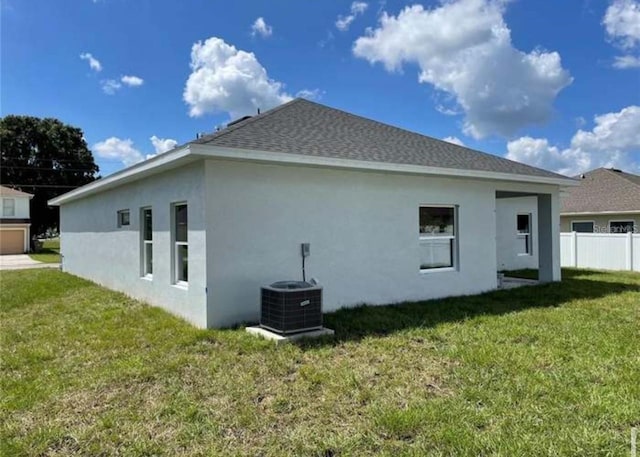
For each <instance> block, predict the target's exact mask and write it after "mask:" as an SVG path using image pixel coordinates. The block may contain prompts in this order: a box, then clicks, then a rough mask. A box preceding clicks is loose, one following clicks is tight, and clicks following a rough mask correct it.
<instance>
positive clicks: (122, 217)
mask: <svg viewBox="0 0 640 457" xmlns="http://www.w3.org/2000/svg"><path fill="white" fill-rule="evenodd" d="M130 223H131V219H130V216H129V210H128V209H121V210H120V211H118V227H125V226H127V225H129V224H130Z"/></svg>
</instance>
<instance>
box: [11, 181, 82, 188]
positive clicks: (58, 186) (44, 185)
mask: <svg viewBox="0 0 640 457" xmlns="http://www.w3.org/2000/svg"><path fill="white" fill-rule="evenodd" d="M92 182H93V181H92ZM5 184H6V185H8V186H14V187H50V188H52V189H75V188H77V187H80V186H84V184H81V185H80V186H64V185H62V184H13V183H12V184H7V183H5ZM87 184H89V183H87Z"/></svg>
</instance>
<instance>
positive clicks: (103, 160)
mask: <svg viewBox="0 0 640 457" xmlns="http://www.w3.org/2000/svg"><path fill="white" fill-rule="evenodd" d="M1 157H2V159H16V160H30V159H32V158H31V157H24V156H22V157H20V156H5V155H3V156H1ZM92 157H93V158H94V160H96V159H97V160H100V162H120V163H121V162H122V161H121V160H119V159H103V158H101V157H98V158H96V157H95V156H92ZM35 160H37V161H39V162H42V161H48V160H51V161H56V162H64V163H74V162H75V163H86V162H85V161H84V160H72V159H67V158H65V157H42V158H40V157H38V158H36V159H35Z"/></svg>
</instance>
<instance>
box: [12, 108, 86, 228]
mask: <svg viewBox="0 0 640 457" xmlns="http://www.w3.org/2000/svg"><path fill="white" fill-rule="evenodd" d="M0 153H1V159H0V183H2V185H4V186H9V187H13V188H16V189H19V190H21V191H23V192H28V193H30V194H33V195H34V197H33V199H32V200H31V224H32V226H31V233H33V234H39V233H42V232H44V231H45V230H46V229H48V228H58V221H59V213H58V208H51V207H49V206H48V205H47V201H48V200H49V199H51V198H53V197H56V196H58V195H60V194H63V193H65V192H69V191H70V190H73V189H74V188H76V187H79V186H82V185H84V184H87V183H89V182H91V181H93V180H95V179H96V174H97V173H98V166H97V165H96V163H95V162H94V160H93V155H92V154H91V151H90V150H89V148H88V147H87V143H86V142H85V141H84V138H83V134H82V130H80V129H79V128H76V127H72V126H70V125H66V124H64V123H62V122H60V121H59V120H57V119H52V118H45V119H41V118H37V117H32V116H13V115H9V116H6V117H4V118H1V119H0Z"/></svg>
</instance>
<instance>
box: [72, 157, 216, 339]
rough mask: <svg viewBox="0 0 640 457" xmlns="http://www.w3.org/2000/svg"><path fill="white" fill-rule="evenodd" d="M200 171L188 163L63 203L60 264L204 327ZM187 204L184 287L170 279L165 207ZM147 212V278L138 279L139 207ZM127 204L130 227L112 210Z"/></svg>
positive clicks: (202, 192)
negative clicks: (149, 219)
mask: <svg viewBox="0 0 640 457" xmlns="http://www.w3.org/2000/svg"><path fill="white" fill-rule="evenodd" d="M203 177H204V169H203V166H202V164H199V165H198V164H195V165H190V166H186V167H183V168H180V169H176V170H173V171H171V172H168V173H164V174H161V175H157V176H152V177H149V178H146V179H143V180H140V181H137V182H135V183H132V184H127V185H124V186H121V187H118V188H115V189H113V190H108V191H105V192H102V193H100V194H97V195H94V196H90V197H87V198H84V199H82V200H78V201H75V202H71V203H68V204H65V205H62V207H61V208H60V223H61V250H62V255H63V256H64V257H63V269H64V270H65V271H67V272H69V273H72V274H75V275H78V276H81V277H84V278H87V279H91V280H93V281H95V282H97V283H99V284H102V285H104V286H107V287H109V288H111V289H115V290H119V291H122V292H125V293H126V294H127V295H130V296H132V297H135V298H139V299H142V300H145V301H148V302H149V303H152V304H155V305H158V306H161V307H163V308H165V309H167V310H169V311H171V312H173V313H175V314H177V315H179V316H182V317H184V318H186V319H187V320H189V321H190V322H192V323H194V324H196V325H198V326H201V327H204V326H206V322H207V320H206V294H205V288H206V263H205V252H206V249H205V247H206V237H205V233H206V231H205V213H204V206H203V202H204V195H205V192H204V182H203ZM181 201H186V202H187V204H188V219H189V220H188V228H189V232H188V240H189V286H188V289H186V290H185V289H183V288H180V287H178V286H175V285H172V275H171V252H172V244H171V235H170V233H171V232H170V230H169V227H170V225H169V224H170V208H171V204H172V203H175V202H181ZM142 207H151V208H152V211H153V257H154V272H153V279H152V280H149V279H146V278H142V277H141V261H140V250H141V247H140V241H141V235H140V209H141V208H142ZM122 209H129V210H130V216H131V225H129V226H125V227H121V228H118V226H117V217H116V213H117V211H118V210H122Z"/></svg>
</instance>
